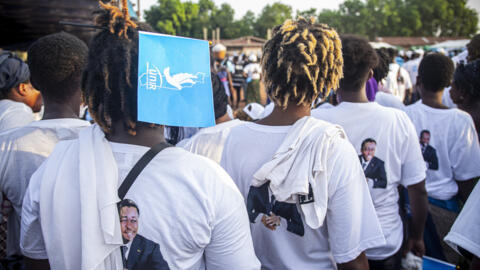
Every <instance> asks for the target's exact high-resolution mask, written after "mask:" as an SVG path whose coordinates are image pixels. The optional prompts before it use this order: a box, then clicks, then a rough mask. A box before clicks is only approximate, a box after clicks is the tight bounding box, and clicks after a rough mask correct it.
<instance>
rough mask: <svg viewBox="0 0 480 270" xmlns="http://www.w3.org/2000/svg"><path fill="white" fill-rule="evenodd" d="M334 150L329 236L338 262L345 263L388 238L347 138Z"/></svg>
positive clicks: (330, 172)
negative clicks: (383, 230) (384, 234)
mask: <svg viewBox="0 0 480 270" xmlns="http://www.w3.org/2000/svg"><path fill="white" fill-rule="evenodd" d="M331 151H332V152H333V153H334V154H332V155H331V156H330V158H329V161H328V162H329V163H330V164H328V165H327V168H331V171H329V172H328V174H329V184H328V186H329V187H328V189H329V191H328V192H329V199H328V209H327V217H326V222H327V230H328V238H329V242H330V249H331V251H332V254H333V257H334V259H335V261H336V262H337V263H346V262H349V261H352V260H354V259H355V258H357V257H358V255H360V253H361V252H363V251H365V250H366V249H369V248H373V247H379V246H382V245H385V238H384V237H383V233H382V230H381V228H380V223H379V221H378V218H377V215H376V213H375V209H374V207H373V203H372V199H371V197H370V192H369V190H368V186H367V181H366V179H365V175H364V173H363V170H362V168H361V166H360V162H359V160H358V156H357V154H356V152H355V150H354V148H353V146H352V145H351V144H350V143H349V142H348V141H347V140H346V139H339V140H338V141H337V142H335V146H334V147H333V149H332V150H331ZM353 228H354V229H353Z"/></svg>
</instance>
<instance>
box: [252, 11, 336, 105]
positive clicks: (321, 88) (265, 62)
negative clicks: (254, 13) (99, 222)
mask: <svg viewBox="0 0 480 270" xmlns="http://www.w3.org/2000/svg"><path fill="white" fill-rule="evenodd" d="M262 55H263V56H262V60H261V63H262V68H263V69H262V70H263V71H262V76H263V78H264V79H265V86H266V89H268V95H269V96H270V98H271V99H272V100H273V101H274V102H275V104H276V105H277V106H279V107H280V108H282V109H284V110H285V109H286V108H287V105H288V102H289V101H291V102H295V103H296V104H297V105H307V106H310V105H311V104H312V102H313V101H314V100H315V99H316V98H317V97H318V96H319V95H320V96H321V97H322V98H324V97H326V96H328V94H329V92H330V90H331V89H337V88H338V83H339V80H340V78H342V74H343V73H342V72H343V71H342V66H343V58H342V44H341V42H340V38H339V37H338V34H337V32H336V31H335V30H334V29H333V28H331V27H329V26H327V25H326V24H317V23H315V19H314V18H310V20H306V19H304V18H302V17H300V18H298V19H297V20H295V21H294V20H290V19H289V20H286V21H285V22H284V23H283V24H282V25H278V26H276V27H275V28H274V29H273V37H272V38H271V39H270V40H268V41H267V42H266V44H265V45H264V47H263V54H262Z"/></svg>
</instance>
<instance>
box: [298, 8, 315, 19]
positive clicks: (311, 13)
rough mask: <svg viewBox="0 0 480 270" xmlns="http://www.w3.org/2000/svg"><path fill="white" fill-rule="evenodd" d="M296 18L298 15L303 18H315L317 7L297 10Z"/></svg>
mask: <svg viewBox="0 0 480 270" xmlns="http://www.w3.org/2000/svg"><path fill="white" fill-rule="evenodd" d="M296 17H297V18H298V17H303V18H305V19H308V18H310V17H314V18H316V17H317V9H316V8H311V9H307V10H302V11H300V10H297V16H296Z"/></svg>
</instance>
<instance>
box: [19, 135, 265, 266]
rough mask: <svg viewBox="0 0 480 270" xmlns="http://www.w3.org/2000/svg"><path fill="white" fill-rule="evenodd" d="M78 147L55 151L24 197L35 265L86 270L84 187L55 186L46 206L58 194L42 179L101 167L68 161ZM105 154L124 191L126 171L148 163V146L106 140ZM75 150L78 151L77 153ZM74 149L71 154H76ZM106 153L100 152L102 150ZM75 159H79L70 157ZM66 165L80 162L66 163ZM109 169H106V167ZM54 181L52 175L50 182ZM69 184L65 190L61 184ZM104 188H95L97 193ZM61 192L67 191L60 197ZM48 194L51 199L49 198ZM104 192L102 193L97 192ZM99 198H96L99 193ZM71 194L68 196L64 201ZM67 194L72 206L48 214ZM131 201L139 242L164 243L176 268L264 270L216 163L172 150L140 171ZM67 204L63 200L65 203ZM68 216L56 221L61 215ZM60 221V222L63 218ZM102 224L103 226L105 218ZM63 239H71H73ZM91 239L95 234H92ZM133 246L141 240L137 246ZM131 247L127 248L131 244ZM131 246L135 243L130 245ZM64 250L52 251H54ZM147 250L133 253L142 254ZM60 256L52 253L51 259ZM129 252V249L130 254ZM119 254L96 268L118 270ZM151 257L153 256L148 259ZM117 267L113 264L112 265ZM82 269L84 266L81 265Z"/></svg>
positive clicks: (26, 247) (26, 248)
mask: <svg viewBox="0 0 480 270" xmlns="http://www.w3.org/2000/svg"><path fill="white" fill-rule="evenodd" d="M76 144H77V143H76V141H68V142H64V143H62V144H59V145H58V146H57V148H56V149H55V151H54V153H53V154H52V155H51V156H50V158H49V159H47V161H46V162H44V163H43V165H42V166H41V167H40V168H39V170H37V172H36V173H35V174H34V176H33V177H32V181H31V183H30V186H29V189H28V191H27V194H26V196H25V200H24V206H23V216H22V241H21V246H22V251H23V254H25V256H27V257H29V258H34V259H46V258H48V259H49V261H50V264H51V266H52V269H80V268H81V266H82V263H85V262H84V261H83V259H84V258H82V252H83V250H82V245H83V242H85V241H88V240H86V239H82V238H81V236H80V233H77V234H75V233H74V232H80V231H82V230H84V229H85V231H88V230H92V228H89V227H91V226H92V225H91V224H89V225H88V226H86V225H85V224H83V223H85V222H84V221H83V220H82V222H80V213H79V212H80V211H71V209H82V210H83V208H84V207H85V204H86V203H85V202H83V201H81V199H80V196H84V195H81V194H80V192H79V191H78V190H79V189H81V187H79V186H81V183H78V179H77V178H75V177H72V179H74V180H72V179H65V180H67V181H63V182H65V183H63V184H62V183H59V180H58V177H57V179H56V180H55V182H56V183H55V194H56V195H57V194H58V196H53V197H55V198H53V199H49V200H50V201H48V200H46V199H48V198H45V196H46V195H45V194H49V193H50V192H53V191H52V190H50V188H49V186H50V185H51V183H47V184H45V182H50V181H46V177H49V176H48V175H44V174H45V173H46V172H48V171H49V170H50V169H49V168H51V167H52V166H55V165H56V166H58V167H61V168H67V169H68V173H78V172H79V170H95V168H79V167H78V162H77V163H76V164H74V162H70V161H67V163H68V164H63V163H62V161H61V160H62V158H64V157H65V156H67V155H69V156H72V155H78V153H75V151H77V150H76V148H75V147H76V146H75V145H76ZM102 146H106V148H105V149H111V152H110V151H107V152H110V153H106V152H105V153H102V155H103V154H108V156H109V157H110V156H111V155H112V154H113V158H114V162H115V164H114V167H115V168H117V169H118V174H117V173H116V172H114V173H115V175H118V186H120V184H121V183H122V181H123V180H124V178H125V177H126V175H127V174H128V172H129V171H130V170H131V169H132V167H133V166H134V165H135V164H136V162H137V161H138V160H139V159H140V157H142V156H143V155H144V154H145V153H146V151H148V150H149V148H148V147H144V146H139V145H131V144H120V143H112V142H107V143H106V145H102ZM72 149H73V150H72ZM72 151H73V152H72ZM97 151H100V152H101V151H102V150H101V149H96V150H95V153H97ZM72 153H73V154H72ZM68 160H73V161H74V160H75V159H71V158H70V157H68ZM101 168H103V167H101ZM50 178H51V177H50ZM62 185H63V186H62ZM95 188H97V189H98V187H95V186H94V187H92V189H95ZM57 189H63V190H62V192H57ZM45 192H47V193H45ZM97 192H100V191H97ZM94 193H95V192H94ZM64 194H68V195H64ZM62 196H68V198H69V200H68V203H65V205H64V206H62V208H58V209H57V210H55V211H52V210H49V211H50V212H48V213H47V212H46V210H44V209H45V207H48V206H45V205H44V206H43V207H42V206H41V203H45V204H46V205H48V204H49V203H50V204H52V203H53V204H55V202H58V200H59V199H61V197H62ZM125 198H126V199H129V200H132V201H133V202H134V203H135V204H136V205H137V207H138V210H139V211H138V212H139V215H138V232H137V234H136V236H135V237H138V236H139V235H141V236H143V238H145V239H147V240H144V242H146V241H150V243H151V242H153V243H154V244H159V250H160V253H161V254H160V255H161V256H162V257H163V259H164V260H165V261H166V262H167V263H168V266H169V267H170V269H192V270H193V269H198V270H200V269H239V270H240V269H242V270H243V269H252V270H253V269H259V268H260V264H259V262H258V259H257V258H256V257H255V254H254V252H253V245H252V240H251V236H250V230H249V224H248V216H247V213H246V209H245V205H244V204H243V199H242V196H241V194H240V193H239V191H238V189H237V187H236V186H235V184H234V183H233V181H232V180H231V178H230V177H229V176H228V175H227V173H226V172H225V171H224V170H223V169H222V168H221V167H220V166H219V165H217V164H215V163H214V162H213V161H211V160H209V159H207V158H205V157H201V156H198V155H194V154H192V153H189V152H187V151H185V150H183V149H181V148H178V147H170V148H166V149H164V150H163V151H161V152H160V153H158V154H157V155H156V156H155V157H154V158H153V159H152V160H151V161H150V163H149V164H148V165H147V166H146V167H145V168H144V169H143V170H142V172H141V173H140V175H139V176H138V178H137V179H136V181H135V183H134V184H133V185H132V186H131V187H130V189H129V191H128V192H127V194H126V196H125ZM62 200H64V199H62ZM51 212H56V215H57V219H60V222H59V223H61V224H60V225H57V226H45V224H47V225H48V224H49V223H51V221H52V217H54V215H55V213H53V215H52V213H51ZM59 212H60V214H62V213H63V214H62V215H58V213H59ZM57 221H58V220H57ZM102 222H104V220H102ZM62 235H63V236H64V235H69V238H68V241H67V242H65V241H64V240H66V239H65V238H64V237H62ZM92 237H93V236H92ZM133 241H135V238H134V240H133ZM127 247H128V245H127ZM130 247H131V248H133V243H132V246H130ZM55 249H57V250H61V251H62V252H58V253H56V252H52V250H55ZM142 250H144V249H142V248H141V247H140V248H138V250H137V249H134V250H132V251H131V252H141V251H142ZM53 253H54V254H53ZM128 253H130V251H128V250H127V254H128ZM119 256H120V252H116V250H115V251H113V252H112V253H110V254H108V256H106V258H102V260H103V261H102V262H99V263H97V266H98V267H96V268H95V269H118V268H115V266H114V265H118V261H117V260H116V258H119ZM149 256H151V255H149ZM112 265H113V266H112ZM82 269H83V267H82Z"/></svg>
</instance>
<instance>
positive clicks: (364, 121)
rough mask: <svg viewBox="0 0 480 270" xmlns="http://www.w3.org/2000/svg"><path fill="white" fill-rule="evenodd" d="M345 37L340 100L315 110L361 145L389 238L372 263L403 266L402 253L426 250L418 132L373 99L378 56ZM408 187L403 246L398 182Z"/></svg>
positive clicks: (372, 192) (371, 251) (402, 116)
mask: <svg viewBox="0 0 480 270" xmlns="http://www.w3.org/2000/svg"><path fill="white" fill-rule="evenodd" d="M341 39H342V53H343V62H344V66H343V78H342V79H341V80H340V87H339V89H338V91H337V95H338V99H339V100H340V101H341V103H340V104H339V105H337V106H335V107H334V108H329V109H317V110H314V111H312V115H313V116H315V117H317V118H319V119H322V120H325V121H328V122H330V123H333V124H338V125H340V126H342V127H343V128H344V129H345V132H346V134H347V137H348V139H349V140H350V142H351V143H352V144H353V146H354V147H355V149H357V151H358V155H359V160H360V163H361V164H362V168H363V171H364V172H365V177H366V180H367V183H368V187H369V189H370V196H371V197H372V200H373V204H374V206H375V210H376V213H377V216H378V219H379V221H380V224H381V226H382V232H383V235H384V236H385V239H386V244H385V245H383V246H380V247H375V248H371V249H367V250H366V251H365V254H366V256H367V258H368V260H369V266H370V269H372V270H374V269H385V270H387V269H392V270H393V269H400V263H401V259H402V255H404V254H406V253H407V252H412V253H413V254H415V255H416V256H418V257H422V256H423V255H424V253H425V246H424V243H423V229H424V227H425V220H426V216H427V193H426V191H425V170H426V168H425V165H424V163H423V157H422V153H421V151H420V146H419V144H418V139H417V133H416V131H415V127H414V126H413V124H412V121H411V120H410V119H409V118H408V116H407V114H405V113H404V112H403V111H400V110H398V109H394V108H389V107H384V106H381V105H379V104H378V103H376V102H369V100H368V97H367V94H366V92H365V87H366V82H367V80H369V79H370V78H371V77H372V76H373V69H374V68H375V67H376V66H377V64H378V63H377V62H378V56H377V53H376V52H375V51H374V49H373V48H372V47H371V46H370V44H369V43H368V41H367V40H366V39H364V38H361V37H357V36H353V35H345V36H342V37H341ZM399 185H402V186H404V187H406V188H407V189H408V194H409V196H410V201H411V203H410V205H411V213H412V219H411V222H410V224H409V226H408V228H409V229H410V231H409V232H408V233H407V234H408V235H407V237H406V239H408V240H407V248H406V250H402V243H403V239H404V235H403V234H404V233H403V222H402V219H401V217H400V215H399V205H398V201H399V192H398V186H399Z"/></svg>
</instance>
